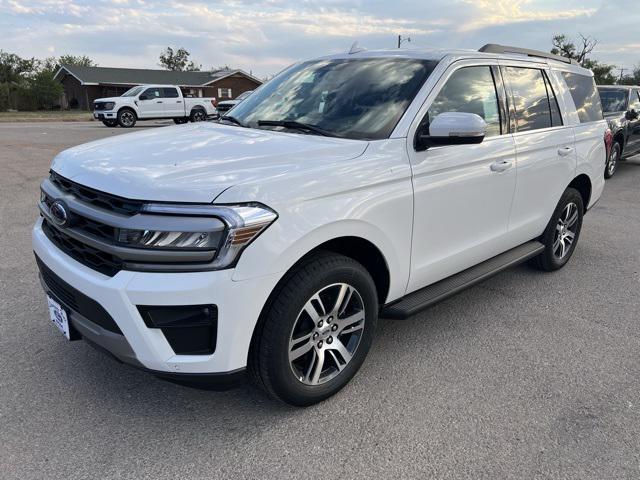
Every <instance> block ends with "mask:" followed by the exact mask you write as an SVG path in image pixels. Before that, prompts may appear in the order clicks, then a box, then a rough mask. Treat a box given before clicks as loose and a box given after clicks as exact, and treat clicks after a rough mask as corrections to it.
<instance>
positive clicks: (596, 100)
mask: <svg viewBox="0 0 640 480" xmlns="http://www.w3.org/2000/svg"><path fill="white" fill-rule="evenodd" d="M562 76H563V77H564V80H565V82H567V87H569V92H570V93H571V97H572V98H573V103H574V104H575V105H576V110H577V112H578V118H579V119H580V123H586V122H596V121H598V120H602V119H603V118H604V117H603V115H602V105H601V104H600V95H598V91H597V90H596V84H595V82H594V81H593V77H591V76H589V75H580V74H578V73H570V72H562Z"/></svg>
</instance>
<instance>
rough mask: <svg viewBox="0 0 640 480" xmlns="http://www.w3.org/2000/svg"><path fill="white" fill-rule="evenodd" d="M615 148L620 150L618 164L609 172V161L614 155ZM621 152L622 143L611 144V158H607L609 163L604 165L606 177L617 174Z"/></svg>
mask: <svg viewBox="0 0 640 480" xmlns="http://www.w3.org/2000/svg"><path fill="white" fill-rule="evenodd" d="M614 149H616V150H617V151H618V156H617V159H616V165H615V167H614V168H613V172H611V173H609V163H610V162H611V157H612V155H613V151H614ZM621 153H622V147H621V146H620V143H618V142H614V143H613V145H612V146H611V152H610V153H609V158H608V159H607V163H606V165H605V167H604V178H611V177H613V176H614V175H615V173H616V171H617V170H618V162H619V161H620V154H621Z"/></svg>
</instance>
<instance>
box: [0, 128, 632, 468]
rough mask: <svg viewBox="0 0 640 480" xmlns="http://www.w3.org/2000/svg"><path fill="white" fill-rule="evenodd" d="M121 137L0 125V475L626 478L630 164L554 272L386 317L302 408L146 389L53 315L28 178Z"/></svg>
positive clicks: (237, 394) (509, 277)
mask: <svg viewBox="0 0 640 480" xmlns="http://www.w3.org/2000/svg"><path fill="white" fill-rule="evenodd" d="M160 125H162V124H146V125H145V124H141V125H140V127H137V128H136V129H135V130H138V129H140V128H148V127H159V126H160ZM122 133H125V131H124V130H122V129H120V128H116V129H109V128H106V127H103V126H102V125H101V124H99V123H97V122H86V123H83V122H78V123H23V124H0V258H1V261H0V478H2V479H7V480H8V479H21V480H26V479H44V478H46V479H75V478H78V479H80V478H82V479H90V478H103V479H106V478H119V479H142V478H153V479H164V478H167V479H169V478H189V479H197V478H208V479H213V478H220V479H231V478H233V479H235V478H248V479H259V478H270V479H274V478H277V479H286V478H296V479H302V478H349V479H352V478H354V479H355V478H391V477H393V478H394V479H398V478H474V479H478V478H489V479H498V478H499V479H508V478H509V479H510V478H513V479H529V478H536V479H537V478H540V479H543V478H544V479H547V478H558V479H569V478H575V479H624V478H628V479H637V478H640V301H639V297H638V290H639V287H640V273H639V272H640V246H639V241H640V159H639V160H630V161H627V162H623V163H622V164H621V165H620V167H619V171H618V172H617V173H616V175H615V176H614V177H613V178H612V179H611V180H609V181H607V185H606V189H605V192H604V195H603V197H602V199H601V201H600V202H599V203H598V204H597V206H596V207H595V208H594V209H593V210H592V211H591V212H589V213H588V215H587V216H586V217H585V221H584V225H583V230H582V235H581V237H580V242H579V245H578V247H577V250H576V252H575V254H574V256H573V258H572V259H571V261H570V263H569V264H568V265H567V266H566V267H565V268H564V269H563V270H561V271H559V272H556V273H552V274H549V273H541V272H537V271H535V270H531V269H530V268H528V267H527V266H520V267H517V268H513V269H511V270H509V271H507V272H504V273H502V274H500V275H498V276H496V277H494V278H492V279H490V280H488V281H486V282H484V283H483V284H481V285H479V286H476V287H474V288H472V289H470V290H467V291H465V292H463V293H461V294H459V295H457V296H455V297H453V298H451V299H449V300H447V301H445V302H443V303H440V304H438V305H436V306H435V307H433V308H431V309H429V310H427V311H425V312H423V313H422V314H420V315H417V316H415V317H413V318H411V319H410V320H407V321H383V322H381V323H380V328H379V330H378V335H377V338H376V341H375V343H374V346H373V348H372V350H371V352H370V354H369V357H368V359H367V361H366V362H365V365H364V366H363V368H362V370H361V371H360V373H359V374H358V375H357V376H356V377H355V378H354V380H353V381H352V382H351V384H350V385H348V386H347V387H346V388H345V389H343V390H342V391H341V392H340V393H339V394H338V395H336V396H335V397H333V398H331V399H329V400H327V401H326V402H324V403H322V404H320V405H317V406H314V407H311V408H307V409H297V408H293V407H288V406H285V405H282V404H279V403H276V402H274V401H272V400H270V399H268V398H267V397H266V396H265V395H263V394H262V392H260V391H259V390H257V389H255V388H253V387H251V386H250V385H247V386H244V387H241V388H239V389H237V390H232V391H229V392H222V393H217V392H208V391H200V390H194V389H190V388H186V387H181V386H177V385H173V384H170V383H166V382H163V381H160V380H158V379H156V378H154V377H152V376H150V375H148V374H146V373H143V372H140V371H137V370H134V369H132V368H130V367H127V366H124V365H121V364H118V363H116V362H115V361H113V360H112V359H110V358H108V357H107V356H105V355H103V354H102V353H99V352H97V351H96V350H94V349H92V348H90V347H89V346H88V345H87V344H86V343H84V342H71V343H70V342H68V341H66V339H64V338H63V336H62V335H61V334H60V333H59V332H58V331H57V330H56V329H55V327H54V326H53V325H52V324H51V323H50V321H49V320H48V317H47V309H46V301H45V296H44V294H43V292H42V291H41V288H40V285H39V282H38V279H37V274H36V266H35V262H34V257H33V253H32V251H31V246H30V228H31V226H32V223H33V222H34V220H35V219H36V217H37V209H36V201H37V199H38V191H39V190H38V185H39V183H40V181H41V180H42V179H43V178H44V177H45V176H46V175H47V171H48V168H49V164H50V162H51V159H52V158H53V156H54V155H55V154H56V153H57V152H59V151H61V150H63V149H65V148H67V147H70V146H73V145H76V144H79V143H83V142H87V141H91V140H94V139H98V138H103V137H107V136H111V135H119V134H122Z"/></svg>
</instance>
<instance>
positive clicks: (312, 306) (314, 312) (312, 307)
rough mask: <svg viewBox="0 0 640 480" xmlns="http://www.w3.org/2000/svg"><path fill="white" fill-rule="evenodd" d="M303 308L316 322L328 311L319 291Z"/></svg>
mask: <svg viewBox="0 0 640 480" xmlns="http://www.w3.org/2000/svg"><path fill="white" fill-rule="evenodd" d="M316 304H317V305H318V306H319V307H320V311H318V309H317V308H316ZM303 308H304V310H305V311H306V312H307V314H308V315H309V316H310V317H311V320H313V321H314V322H316V321H317V320H318V319H319V318H320V317H321V316H323V315H324V314H325V313H326V310H325V308H324V305H323V303H322V300H321V299H320V295H318V294H317V293H316V294H315V295H314V296H313V297H311V299H310V300H309V301H308V302H307V303H305V305H304V307H303Z"/></svg>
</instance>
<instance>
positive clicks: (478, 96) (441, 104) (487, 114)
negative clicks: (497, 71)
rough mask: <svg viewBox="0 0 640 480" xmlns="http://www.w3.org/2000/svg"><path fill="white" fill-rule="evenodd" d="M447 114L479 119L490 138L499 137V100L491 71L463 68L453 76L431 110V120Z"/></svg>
mask: <svg viewBox="0 0 640 480" xmlns="http://www.w3.org/2000/svg"><path fill="white" fill-rule="evenodd" d="M444 112H465V113H475V114H477V115H480V116H481V117H482V118H483V119H484V121H485V122H487V137H491V136H495V135H500V113H499V110H498V97H497V95H496V86H495V83H494V81H493V74H492V73H491V67H488V66H486V67H464V68H461V69H460V70H456V71H455V72H453V74H452V75H451V77H449V79H448V80H447V83H446V84H445V85H444V87H442V90H440V93H438V96H437V97H436V98H435V100H434V101H433V103H432V104H431V107H429V112H428V115H429V120H433V119H434V118H435V117H436V116H437V115H439V114H441V113H444Z"/></svg>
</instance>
